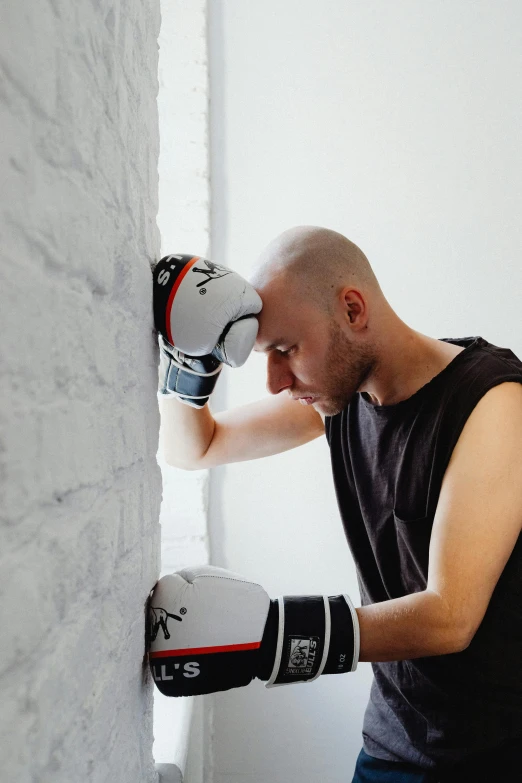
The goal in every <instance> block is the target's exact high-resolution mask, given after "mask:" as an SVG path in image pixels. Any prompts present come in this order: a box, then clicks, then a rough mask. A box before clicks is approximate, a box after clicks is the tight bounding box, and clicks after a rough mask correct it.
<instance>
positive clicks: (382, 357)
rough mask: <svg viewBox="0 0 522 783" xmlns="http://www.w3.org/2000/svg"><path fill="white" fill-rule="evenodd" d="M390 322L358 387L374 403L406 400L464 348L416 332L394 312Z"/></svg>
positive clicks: (382, 403)
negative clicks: (371, 363)
mask: <svg viewBox="0 0 522 783" xmlns="http://www.w3.org/2000/svg"><path fill="white" fill-rule="evenodd" d="M390 321H391V322H390V323H388V325H387V328H383V330H382V332H381V334H382V335H383V339H382V341H381V342H380V343H379V345H378V348H377V357H376V361H375V366H374V369H373V370H372V372H371V374H370V375H369V376H368V378H367V379H366V380H365V381H364V383H363V384H361V387H360V388H359V391H360V392H366V394H367V395H368V396H369V397H370V400H371V402H372V403H373V404H374V405H394V404H396V403H398V402H401V401H402V400H406V399H408V397H411V396H412V394H415V392H416V391H418V390H419V389H420V388H421V387H422V386H424V385H425V384H426V383H428V382H429V381H430V380H431V379H432V378H434V377H435V376H436V375H438V374H439V373H440V372H442V370H443V369H444V368H445V367H447V365H448V364H449V363H450V362H451V361H452V359H454V358H455V356H457V354H459V353H460V352H461V351H462V350H464V349H463V348H461V347H460V346H457V345H452V344H451V343H443V342H441V341H440V340H436V339H434V338H433V337H428V336H427V335H425V334H421V333H420V332H416V331H415V330H414V329H411V328H410V327H409V326H407V324H405V323H404V322H403V321H401V320H400V319H399V318H398V317H397V316H396V315H395V313H393V319H390ZM393 321H394V322H393Z"/></svg>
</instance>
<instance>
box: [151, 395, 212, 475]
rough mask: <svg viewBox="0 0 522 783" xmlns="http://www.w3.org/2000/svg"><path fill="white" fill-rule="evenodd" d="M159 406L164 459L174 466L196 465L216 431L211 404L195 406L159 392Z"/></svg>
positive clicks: (161, 445)
mask: <svg viewBox="0 0 522 783" xmlns="http://www.w3.org/2000/svg"><path fill="white" fill-rule="evenodd" d="M159 409H160V415H161V427H160V453H161V454H162V455H163V458H164V460H165V461H166V462H167V463H168V464H169V465H173V466H174V467H179V468H185V469H188V468H191V467H195V466H196V465H197V461H198V459H199V458H200V457H202V456H203V454H204V453H205V452H206V450H207V448H208V447H209V444H210V441H211V440H212V437H213V435H214V427H215V421H214V417H213V416H212V413H211V412H210V410H209V406H208V404H207V405H205V406H204V407H203V408H193V407H192V406H190V405H185V404H184V403H183V402H180V401H179V400H178V399H177V398H176V397H167V396H165V397H163V398H162V397H161V396H159Z"/></svg>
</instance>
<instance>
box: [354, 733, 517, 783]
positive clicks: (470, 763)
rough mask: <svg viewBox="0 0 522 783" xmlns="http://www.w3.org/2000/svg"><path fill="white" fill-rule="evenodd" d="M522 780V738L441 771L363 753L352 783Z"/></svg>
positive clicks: (510, 782) (498, 782)
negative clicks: (428, 769)
mask: <svg viewBox="0 0 522 783" xmlns="http://www.w3.org/2000/svg"><path fill="white" fill-rule="evenodd" d="M519 780H522V738H521V739H519V740H516V741H514V742H513V741H512V742H510V743H508V744H505V745H502V746H500V747H498V748H495V749H494V750H490V751H487V753H481V754H480V755H478V756H474V757H473V758H470V759H466V760H465V761H463V762H461V763H459V764H458V765H456V766H454V767H452V768H451V769H447V770H445V771H440V772H431V771H427V770H424V769H421V768H420V767H416V766H415V765H414V764H407V763H405V762H404V763H403V762H397V761H385V760H384V759H376V758H374V757H373V756H369V755H368V754H367V753H365V752H364V750H361V752H360V753H359V757H358V759H357V764H356V765H355V773H354V776H353V779H352V783H468V782H469V783H515V781H519Z"/></svg>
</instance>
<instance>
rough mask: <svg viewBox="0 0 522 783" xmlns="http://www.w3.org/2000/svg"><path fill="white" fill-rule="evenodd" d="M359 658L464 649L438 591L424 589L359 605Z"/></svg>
mask: <svg viewBox="0 0 522 783" xmlns="http://www.w3.org/2000/svg"><path fill="white" fill-rule="evenodd" d="M356 611H357V615H358V617H359V627H360V634H361V648H360V655H359V660H360V661H402V660H408V659H410V658H422V657H424V656H430V655H447V654H449V653H454V652H458V651H460V650H462V649H464V648H465V646H466V644H465V642H464V641H463V638H464V636H463V634H461V633H460V631H459V629H456V628H455V624H454V622H452V618H451V616H450V613H449V612H448V609H447V607H446V605H445V604H444V602H443V601H442V599H441V598H440V596H439V595H437V593H434V592H431V591H429V590H425V591H423V592H420V593H412V594H411V595H406V596H403V597H402V598H394V599H392V600H390V601H382V602H381V603H377V604H370V605H368V606H362V607H359V608H358V609H357V610H356Z"/></svg>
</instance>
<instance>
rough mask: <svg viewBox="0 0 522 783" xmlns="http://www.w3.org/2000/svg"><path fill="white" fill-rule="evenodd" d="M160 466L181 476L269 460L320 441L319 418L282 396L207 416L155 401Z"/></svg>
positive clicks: (176, 403)
mask: <svg viewBox="0 0 522 783" xmlns="http://www.w3.org/2000/svg"><path fill="white" fill-rule="evenodd" d="M160 411H161V436H162V437H161V441H162V442H161V448H162V450H163V454H164V457H165V460H166V461H167V462H168V463H169V464H170V465H173V466H175V467H179V468H184V469H185V470H201V469H204V468H213V467H216V466H217V465H224V464H226V463H229V462H241V461H243V460H251V459H259V458H261V457H269V456H271V455H273V454H279V453H281V452H283V451H288V450H289V449H293V448H295V447H296V446H302V445H303V444H305V443H308V442H309V441H311V440H313V439H314V438H318V437H319V435H324V422H323V418H322V416H321V415H320V414H319V413H318V412H317V411H315V410H314V408H313V407H312V406H306V407H305V406H303V405H301V404H300V403H299V402H296V401H295V400H291V399H290V398H289V397H288V396H286V395H283V394H278V395H274V396H273V397H267V398H265V399H262V400H258V401H256V402H252V403H249V404H248V405H242V406H240V407H238V408H233V409H232V410H228V411H223V412H221V413H217V414H215V416H213V415H212V413H211V411H210V410H209V407H208V405H205V407H204V408H202V409H200V410H198V409H197V408H191V407H190V406H188V405H184V404H183V403H180V402H179V401H178V400H176V399H166V400H160Z"/></svg>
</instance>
